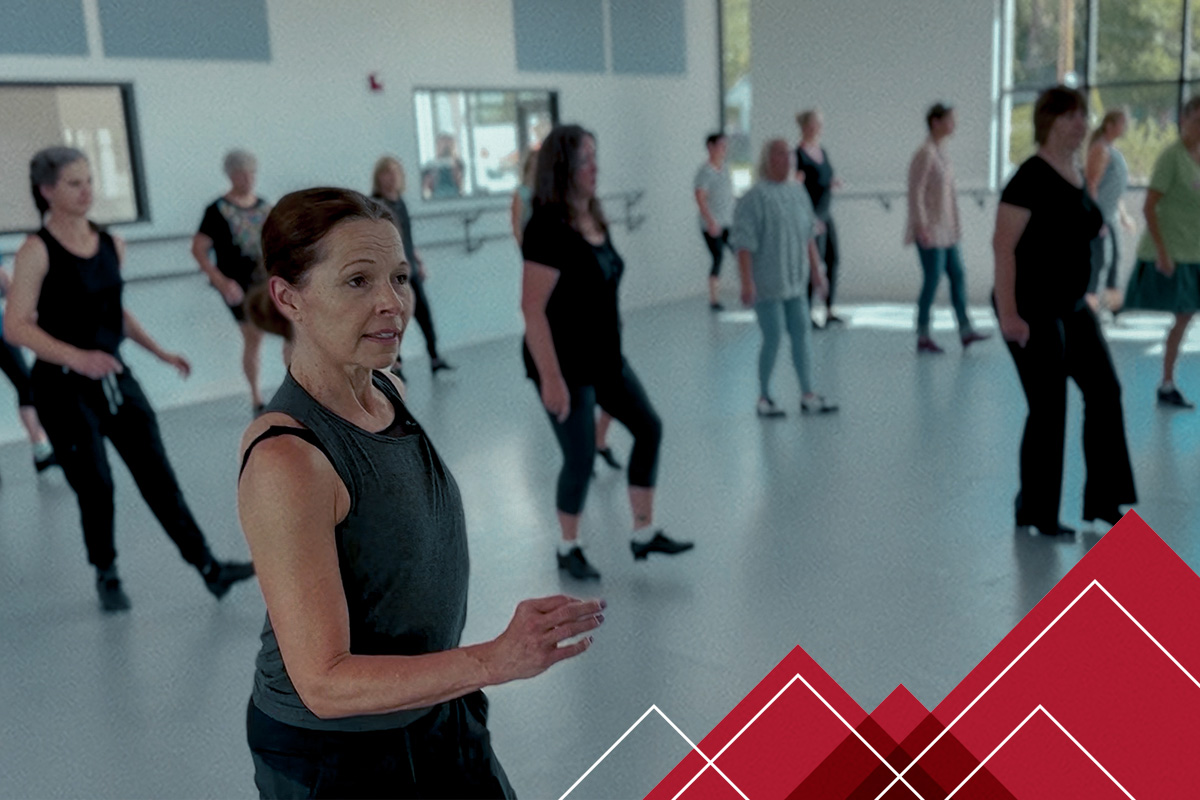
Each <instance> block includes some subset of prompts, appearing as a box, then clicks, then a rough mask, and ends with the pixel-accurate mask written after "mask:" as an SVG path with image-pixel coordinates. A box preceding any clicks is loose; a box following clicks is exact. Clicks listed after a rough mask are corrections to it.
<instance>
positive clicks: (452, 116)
mask: <svg viewBox="0 0 1200 800" xmlns="http://www.w3.org/2000/svg"><path fill="white" fill-rule="evenodd" d="M414 101H415V104H416V121H417V148H418V164H419V171H418V174H419V176H420V184H419V185H420V193H421V197H422V198H423V199H425V200H451V199H455V198H461V197H488V196H492V195H504V194H508V193H511V192H512V191H513V190H514V189H516V188H517V185H518V184H519V183H520V181H521V160H522V157H523V156H524V154H525V153H527V152H530V151H532V150H536V149H537V148H538V146H539V145H540V144H541V142H542V139H544V138H545V136H546V134H548V133H549V132H550V129H551V128H553V127H554V125H555V124H556V123H557V122H558V95H557V94H556V93H555V92H551V91H545V90H529V89H514V90H497V89H418V90H416V91H415V92H414ZM410 180H411V179H410Z"/></svg>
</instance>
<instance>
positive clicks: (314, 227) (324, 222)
mask: <svg viewBox="0 0 1200 800" xmlns="http://www.w3.org/2000/svg"><path fill="white" fill-rule="evenodd" d="M360 219H363V220H372V221H374V220H387V221H388V222H390V223H392V224H393V225H395V224H396V221H395V219H394V218H393V216H392V212H391V211H389V210H388V209H387V207H386V206H384V205H382V204H381V203H377V202H376V201H374V200H372V199H371V198H369V197H366V196H364V195H362V194H360V193H358V192H356V191H354V190H352V189H335V188H330V187H320V188H316V189H304V190H303V191H299V192H292V193H291V194H288V195H284V197H283V198H282V199H281V200H280V201H279V203H278V204H276V206H275V208H273V209H271V213H270V214H269V215H268V216H267V221H266V222H265V223H264V224H263V229H262V259H263V260H262V263H261V264H260V265H259V267H258V269H257V270H256V273H257V275H256V277H257V279H258V280H257V281H256V285H255V286H254V287H253V288H252V289H251V290H250V292H249V293H248V294H247V296H246V305H245V307H246V313H247V315H248V316H249V317H250V321H251V322H253V323H254V324H255V325H257V326H258V327H259V328H262V329H263V330H264V331H267V332H268V333H274V334H276V335H278V336H282V337H284V338H285V339H291V337H292V325H291V323H290V322H289V321H288V320H287V318H286V317H284V316H283V314H281V313H280V311H279V309H278V308H276V307H275V303H274V301H272V299H271V292H270V290H269V289H268V286H267V283H268V278H273V277H274V278H283V279H284V280H285V281H287V282H288V283H290V284H292V285H293V286H302V285H304V282H305V280H307V278H308V273H309V271H310V270H312V268H313V267H314V266H315V265H316V264H317V262H319V261H320V260H321V259H322V258H323V257H324V252H323V250H322V247H321V243H322V242H323V241H324V240H325V237H326V236H328V235H329V232H330V231H332V230H333V229H334V228H336V227H337V226H338V225H340V224H342V223H343V222H352V221H354V220H360Z"/></svg>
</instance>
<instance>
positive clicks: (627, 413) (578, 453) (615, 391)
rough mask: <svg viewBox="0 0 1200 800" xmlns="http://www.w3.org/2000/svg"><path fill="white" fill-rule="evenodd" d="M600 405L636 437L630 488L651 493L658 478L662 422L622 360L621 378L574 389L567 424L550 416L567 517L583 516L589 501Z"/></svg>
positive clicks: (558, 497)
mask: <svg viewBox="0 0 1200 800" xmlns="http://www.w3.org/2000/svg"><path fill="white" fill-rule="evenodd" d="M540 391H541V390H540V388H539V392H540ZM597 405H599V406H600V407H601V408H603V409H604V410H605V411H607V412H608V413H609V415H610V416H611V417H612V418H613V419H615V420H616V421H617V422H619V423H621V424H622V425H624V426H625V427H626V428H628V429H629V432H630V433H631V434H633V451H632V452H631V453H630V454H629V485H630V486H639V487H644V488H651V487H653V486H654V484H655V481H656V480H657V477H658V450H659V445H660V444H661V443H662V420H661V419H659V416H658V414H657V412H655V410H654V406H652V405H651V404H650V398H648V397H647V396H646V390H645V389H643V388H642V384H641V382H640V381H638V378H637V375H635V374H634V372H633V368H632V367H630V366H629V362H628V361H625V360H624V359H622V360H621V372H620V374H618V375H614V376H613V378H612V379H611V380H607V381H602V382H597V383H596V385H594V386H572V387H571V412H570V414H568V415H567V419H566V421H565V422H559V421H558V420H557V419H555V417H554V415H550V424H551V425H552V426H553V427H554V435H555V436H556V437H557V438H558V444H559V446H560V447H561V448H562V452H563V466H562V469H561V470H560V471H559V473H558V491H557V493H556V503H557V506H558V510H559V511H561V512H563V513H564V514H578V513H579V512H581V511H582V510H583V502H584V500H586V499H587V490H588V483H589V482H590V481H591V479H592V466H593V464H594V463H595V461H596V406H597Z"/></svg>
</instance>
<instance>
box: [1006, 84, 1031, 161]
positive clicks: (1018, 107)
mask: <svg viewBox="0 0 1200 800" xmlns="http://www.w3.org/2000/svg"><path fill="white" fill-rule="evenodd" d="M1036 99H1037V92H1032V91H1018V92H1014V93H1013V94H1012V109H1011V111H1010V113H1009V116H1008V120H1009V122H1008V164H1007V165H1005V168H1004V170H1003V175H1004V179H1005V180H1008V176H1009V175H1011V174H1012V171H1013V169H1015V168H1016V167H1017V166H1020V164H1021V162H1022V161H1024V160H1025V159H1027V158H1029V157H1030V156H1031V155H1033V154H1034V153H1035V152H1037V145H1036V144H1035V143H1034V141H1033V103H1034V101H1035V100H1036Z"/></svg>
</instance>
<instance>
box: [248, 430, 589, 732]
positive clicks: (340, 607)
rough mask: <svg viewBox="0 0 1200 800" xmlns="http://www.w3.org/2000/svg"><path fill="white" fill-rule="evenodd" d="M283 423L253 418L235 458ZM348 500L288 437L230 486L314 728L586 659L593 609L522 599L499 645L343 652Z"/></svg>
mask: <svg viewBox="0 0 1200 800" xmlns="http://www.w3.org/2000/svg"><path fill="white" fill-rule="evenodd" d="M272 424H274V425H291V426H293V427H294V426H295V421H294V420H292V419H291V417H288V416H287V415H284V414H278V413H272V414H266V415H264V416H263V417H260V418H259V419H258V420H256V421H255V423H254V424H253V425H252V426H251V428H250V429H249V430H248V431H247V432H246V436H245V438H244V439H243V450H244V448H245V446H246V445H248V444H249V443H250V442H251V441H253V439H254V437H255V436H257V435H258V434H259V433H261V432H262V431H263V430H265V429H266V428H267V427H269V426H270V425H272ZM349 505H350V499H349V494H348V493H347V491H346V488H345V486H344V485H343V484H342V482H341V480H340V479H339V478H338V477H337V474H336V472H334V470H333V467H332V466H331V465H330V464H329V462H328V461H327V460H326V458H325V456H324V455H323V454H322V453H321V452H320V451H319V450H317V449H316V448H315V447H313V446H312V445H310V444H308V443H307V442H304V441H303V440H301V439H299V438H297V437H293V436H279V437H275V438H273V439H268V440H265V441H263V442H261V443H260V444H259V445H258V446H256V447H255V448H254V450H253V453H252V455H251V457H250V460H249V461H248V463H247V467H246V471H245V473H244V474H243V476H242V478H241V481H240V483H239V486H238V513H239V517H240V518H241V522H242V529H243V531H244V532H245V535H246V541H247V542H248V543H249V545H250V552H251V554H252V556H253V559H254V564H255V569H256V572H257V574H258V580H259V585H260V587H261V589H262V592H263V597H264V598H265V599H266V603H267V611H268V613H269V614H270V618H271V624H272V626H273V628H274V631H275V636H276V639H277V640H278V642H279V650H280V654H281V655H282V657H283V662H284V664H285V666H286V667H287V671H288V675H289V677H290V678H291V680H292V684H293V685H294V686H295V688H296V692H297V693H298V694H299V695H300V699H301V700H302V701H303V702H304V704H305V706H307V707H308V709H309V710H310V711H312V712H313V713H314V714H315V715H317V716H318V717H320V718H322V719H333V718H339V717H347V716H355V715H361V714H383V713H388V712H392V711H400V710H405V709H413V708H423V707H426V706H430V705H434V704H436V703H439V702H443V701H446V700H450V699H453V698H456V697H460V696H462V695H465V694H468V693H470V692H472V691H475V690H476V689H480V688H482V687H484V686H489V685H494V684H498V683H504V682H507V681H510V680H515V679H518V678H525V677H532V676H533V675H536V674H538V673H540V672H542V671H543V670H545V669H546V668H548V667H549V666H550V665H552V664H554V663H556V662H558V661H561V660H563V659H565V658H570V657H571V656H574V655H578V654H579V653H582V652H583V651H584V650H586V649H587V647H588V645H589V644H590V639H589V638H584V639H582V640H580V641H579V642H576V643H574V644H570V645H564V646H561V647H560V646H558V645H559V643H560V642H561V641H563V640H564V639H568V638H571V637H574V636H578V635H579V634H582V633H586V632H588V631H590V630H593V629H594V628H596V627H597V626H598V625H599V624H600V622H601V621H602V619H603V617H602V616H601V613H600V612H601V609H602V608H603V603H602V601H598V600H591V601H580V600H576V599H574V598H570V597H565V596H557V597H551V598H540V599H537V600H526V601H524V602H522V603H521V604H520V605H518V607H517V613H516V615H515V616H514V617H513V621H512V623H511V624H510V625H509V627H508V629H507V630H506V631H505V632H504V633H503V634H501V636H499V637H498V638H497V639H494V640H492V641H490V642H486V643H483V644H477V645H472V646H469V647H460V648H455V649H453V650H446V651H442V652H438V653H429V654H427V655H420V656H374V655H372V656H367V655H358V654H354V653H351V652H350V619H349V611H348V609H347V605H346V596H345V589H344V587H343V585H342V580H341V573H340V571H339V569H338V555H337V548H336V545H335V541H334V528H335V526H336V525H337V524H338V523H339V522H340V521H341V520H342V519H344V518H345V516H346V514H347V513H348V511H349Z"/></svg>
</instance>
